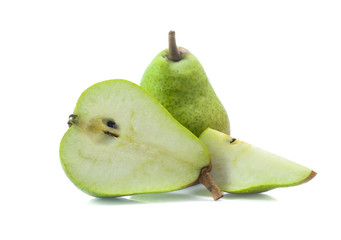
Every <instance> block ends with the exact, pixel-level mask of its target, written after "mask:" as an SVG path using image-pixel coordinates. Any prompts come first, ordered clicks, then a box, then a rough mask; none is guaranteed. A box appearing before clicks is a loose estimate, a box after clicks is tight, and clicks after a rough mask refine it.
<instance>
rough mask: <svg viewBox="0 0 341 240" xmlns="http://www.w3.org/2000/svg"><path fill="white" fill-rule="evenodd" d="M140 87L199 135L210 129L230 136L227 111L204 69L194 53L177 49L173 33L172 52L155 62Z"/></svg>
mask: <svg viewBox="0 0 341 240" xmlns="http://www.w3.org/2000/svg"><path fill="white" fill-rule="evenodd" d="M140 85H141V87H143V88H144V89H145V90H147V91H148V92H149V93H150V94H151V95H153V96H154V97H155V98H156V99H157V100H158V101H159V102H160V103H161V104H162V105H163V106H164V107H165V108H166V109H167V110H168V111H169V112H170V114H172V115H173V117H174V118H175V119H177V120H178V121H179V122H180V123H181V124H182V125H183V126H185V127H186V128H188V129H189V130H190V131H191V132H192V133H194V134H195V135H196V136H199V135H200V134H201V133H202V132H203V131H204V130H205V129H206V128H208V127H210V128H213V129H215V130H217V131H220V132H223V133H226V134H230V123H229V119H228V116H227V113H226V110H225V108H224V106H223V105H222V104H221V102H220V101H219V99H218V97H217V95H216V94H215V92H214V90H213V88H212V86H211V84H210V82H209V80H208V78H207V76H206V73H205V71H204V68H203V67H202V65H201V64H200V62H199V61H198V59H197V58H196V57H195V56H194V55H193V54H192V53H190V52H189V51H188V50H186V49H185V48H181V47H177V46H176V42H175V32H174V31H170V32H169V49H165V50H163V51H162V52H160V53H159V54H158V55H157V56H156V57H155V58H154V59H153V61H152V62H151V63H150V64H149V66H148V67H147V69H146V71H145V72H144V75H143V77H142V80H141V83H140Z"/></svg>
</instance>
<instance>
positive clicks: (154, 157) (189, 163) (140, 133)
mask: <svg viewBox="0 0 341 240" xmlns="http://www.w3.org/2000/svg"><path fill="white" fill-rule="evenodd" d="M68 123H69V126H70V128H69V130H68V131H67V132H66V134H65V135H64V137H63V139H62V141H61V144H60V159H61V163H62V166H63V168H64V171H65V173H66V175H67V176H68V177H69V178H70V180H71V181H72V182H73V183H74V184H75V185H76V186H77V187H79V188H80V189H81V190H83V191H84V192H86V193H88V194H90V195H92V196H96V197H113V196H124V195H131V194H137V193H152V192H168V191H173V190H177V189H181V188H185V187H187V186H189V185H191V184H195V183H198V182H201V183H203V184H204V185H206V187H208V189H209V190H211V193H212V195H213V197H214V198H215V199H218V198H220V197H221V196H222V194H221V191H220V190H219V188H218V187H217V186H216V185H215V184H214V182H213V181H212V179H211V177H210V175H209V170H210V157H209V154H208V152H207V149H206V147H205V146H204V144H203V143H202V142H201V141H200V140H199V139H198V138H197V137H196V136H195V135H193V134H192V133H191V132H190V131H189V130H187V129H186V128H185V127H183V126H182V125H181V124H180V123H178V122H177V121H176V120H175V119H174V118H173V117H172V116H171V115H170V113H168V112H167V110H166V109H165V108H164V107H162V106H161V104H159V102H157V101H156V100H155V99H154V98H153V97H152V96H151V95H150V94H149V93H147V92H146V91H145V90H143V89H142V88H141V87H139V86H138V85H136V84H134V83H131V82H129V81H126V80H120V79H118V80H108V81H103V82H100V83H97V84H95V85H93V86H91V87H90V88H88V89H87V90H85V91H84V92H83V94H82V95H81V96H80V98H79V100H78V102H77V105H76V108H75V110H74V113H73V114H72V115H71V116H70V120H69V122H68Z"/></svg>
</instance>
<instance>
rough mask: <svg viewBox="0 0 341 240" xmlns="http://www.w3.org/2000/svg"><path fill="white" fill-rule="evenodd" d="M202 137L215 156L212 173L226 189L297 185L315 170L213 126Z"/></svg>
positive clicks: (243, 190) (246, 190) (250, 190)
mask: <svg viewBox="0 0 341 240" xmlns="http://www.w3.org/2000/svg"><path fill="white" fill-rule="evenodd" d="M200 139H201V140H202V141H203V142H204V144H205V145H206V147H207V149H208V151H209V153H210V156H211V160H212V166H213V167H212V171H211V175H212V177H213V179H214V180H215V182H216V183H217V185H218V186H219V188H220V189H221V190H223V191H226V192H233V193H255V192H264V191H267V190H270V189H273V188H276V187H286V186H294V185H297V184H300V183H302V182H304V180H305V179H307V178H308V177H309V176H310V174H312V170H311V169H308V168H306V167H304V166H301V165H299V164H297V163H294V162H292V161H289V160H287V159H285V158H283V157H280V156H277V155H275V154H273V153H270V152H267V151H264V150H262V149H260V148H257V147H254V146H252V145H250V144H247V143H245V142H242V141H240V140H236V139H234V138H232V137H230V136H228V135H225V134H223V133H220V132H218V131H215V130H212V129H207V130H206V131H205V132H204V133H203V134H202V135H201V136H200Z"/></svg>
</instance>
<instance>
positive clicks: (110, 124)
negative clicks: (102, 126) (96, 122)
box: [107, 121, 117, 128]
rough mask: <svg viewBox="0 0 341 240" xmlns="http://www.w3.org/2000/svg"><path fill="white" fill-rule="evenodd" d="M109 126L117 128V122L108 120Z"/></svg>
mask: <svg viewBox="0 0 341 240" xmlns="http://www.w3.org/2000/svg"><path fill="white" fill-rule="evenodd" d="M107 126H108V127H111V128H117V125H116V123H115V122H113V121H107Z"/></svg>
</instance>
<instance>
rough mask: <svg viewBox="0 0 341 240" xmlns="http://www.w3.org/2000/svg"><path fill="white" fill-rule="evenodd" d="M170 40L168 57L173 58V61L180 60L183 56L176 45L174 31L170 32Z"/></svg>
mask: <svg viewBox="0 0 341 240" xmlns="http://www.w3.org/2000/svg"><path fill="white" fill-rule="evenodd" d="M168 42H169V50H168V59H169V60H172V61H173V62H177V61H180V59H181V56H180V52H179V50H178V47H177V46H176V41H175V32H174V31H170V32H169V35H168Z"/></svg>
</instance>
